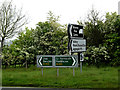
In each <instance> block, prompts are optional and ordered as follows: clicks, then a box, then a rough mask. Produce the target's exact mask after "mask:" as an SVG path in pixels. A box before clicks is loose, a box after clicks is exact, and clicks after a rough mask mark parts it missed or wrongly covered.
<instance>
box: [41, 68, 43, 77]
mask: <svg viewBox="0 0 120 90" xmlns="http://www.w3.org/2000/svg"><path fill="white" fill-rule="evenodd" d="M41 69H42V76H43V67H41Z"/></svg>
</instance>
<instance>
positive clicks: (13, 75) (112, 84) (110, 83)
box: [2, 67, 120, 88]
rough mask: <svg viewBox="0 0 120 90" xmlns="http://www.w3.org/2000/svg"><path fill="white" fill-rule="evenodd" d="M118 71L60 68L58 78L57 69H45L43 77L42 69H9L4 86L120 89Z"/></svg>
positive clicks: (116, 69) (112, 68)
mask: <svg viewBox="0 0 120 90" xmlns="http://www.w3.org/2000/svg"><path fill="white" fill-rule="evenodd" d="M118 69H120V67H103V68H96V67H83V71H82V73H80V68H75V76H73V68H59V76H57V69H56V68H44V69H43V76H42V72H41V68H37V67H31V68H28V69H25V68H7V69H3V70H2V85H3V86H29V87H52V88H55V87H56V88H118Z"/></svg>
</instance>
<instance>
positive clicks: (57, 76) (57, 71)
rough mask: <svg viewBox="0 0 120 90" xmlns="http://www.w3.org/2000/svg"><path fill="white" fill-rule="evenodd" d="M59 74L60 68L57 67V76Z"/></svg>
mask: <svg viewBox="0 0 120 90" xmlns="http://www.w3.org/2000/svg"><path fill="white" fill-rule="evenodd" d="M58 76H59V68H57V77H58Z"/></svg>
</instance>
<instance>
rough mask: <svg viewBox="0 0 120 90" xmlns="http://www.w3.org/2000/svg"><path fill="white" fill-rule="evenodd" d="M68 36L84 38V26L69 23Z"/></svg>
mask: <svg viewBox="0 0 120 90" xmlns="http://www.w3.org/2000/svg"><path fill="white" fill-rule="evenodd" d="M68 37H69V38H83V26H80V25H75V24H69V25H68Z"/></svg>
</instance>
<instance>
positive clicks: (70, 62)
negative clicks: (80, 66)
mask: <svg viewBox="0 0 120 90" xmlns="http://www.w3.org/2000/svg"><path fill="white" fill-rule="evenodd" d="M76 64H77V60H76V59H75V58H74V57H71V56H67V57H59V56H58V57H55V66H56V67H74V66H75V65H76Z"/></svg>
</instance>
